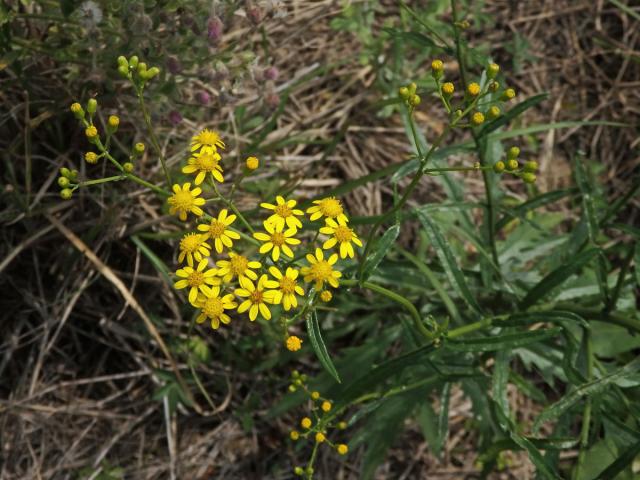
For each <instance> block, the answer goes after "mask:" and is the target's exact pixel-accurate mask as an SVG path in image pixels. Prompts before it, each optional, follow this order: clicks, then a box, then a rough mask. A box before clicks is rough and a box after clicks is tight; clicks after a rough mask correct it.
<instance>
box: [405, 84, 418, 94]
mask: <svg viewBox="0 0 640 480" xmlns="http://www.w3.org/2000/svg"><path fill="white" fill-rule="evenodd" d="M407 88H408V89H409V95H410V96H411V95H413V94H414V93H416V91H417V90H418V85H416V83H415V82H411V83H410V84H409V85H407Z"/></svg>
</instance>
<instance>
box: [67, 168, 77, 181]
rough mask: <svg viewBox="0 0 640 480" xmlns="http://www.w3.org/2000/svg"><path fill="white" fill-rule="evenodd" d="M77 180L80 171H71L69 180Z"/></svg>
mask: <svg viewBox="0 0 640 480" xmlns="http://www.w3.org/2000/svg"><path fill="white" fill-rule="evenodd" d="M76 178H78V170H76V169H75V168H74V169H73V170H71V172H69V180H72V181H73V180H75V179H76Z"/></svg>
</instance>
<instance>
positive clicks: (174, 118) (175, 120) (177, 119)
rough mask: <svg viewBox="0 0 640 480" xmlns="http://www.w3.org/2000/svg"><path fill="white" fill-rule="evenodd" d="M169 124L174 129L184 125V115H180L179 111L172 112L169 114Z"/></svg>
mask: <svg viewBox="0 0 640 480" xmlns="http://www.w3.org/2000/svg"><path fill="white" fill-rule="evenodd" d="M169 122H170V123H171V125H173V126H174V127H177V126H178V125H180V124H181V123H182V115H180V112H178V111H177V110H171V111H170V112H169Z"/></svg>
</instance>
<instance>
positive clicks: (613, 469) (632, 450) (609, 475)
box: [598, 441, 640, 480]
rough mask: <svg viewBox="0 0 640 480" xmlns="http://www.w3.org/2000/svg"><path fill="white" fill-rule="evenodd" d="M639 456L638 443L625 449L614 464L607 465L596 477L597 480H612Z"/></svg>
mask: <svg viewBox="0 0 640 480" xmlns="http://www.w3.org/2000/svg"><path fill="white" fill-rule="evenodd" d="M639 454H640V441H638V442H636V443H635V444H634V445H631V447H629V448H628V449H626V450H625V451H624V452H623V453H622V455H620V456H619V457H618V458H617V459H616V461H615V462H613V463H612V464H611V465H609V466H608V467H607V468H606V469H605V470H604V471H603V472H602V473H600V476H599V477H598V480H614V479H615V478H616V477H617V476H618V474H619V473H622V471H623V470H624V469H625V468H627V467H629V466H630V465H631V464H632V463H633V461H634V460H635V458H636V457H637V456H638V455H639Z"/></svg>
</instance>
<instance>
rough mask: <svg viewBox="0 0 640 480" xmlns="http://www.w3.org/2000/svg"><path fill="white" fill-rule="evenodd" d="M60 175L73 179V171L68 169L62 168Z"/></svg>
mask: <svg viewBox="0 0 640 480" xmlns="http://www.w3.org/2000/svg"><path fill="white" fill-rule="evenodd" d="M60 175H62V176H63V177H66V178H71V170H69V169H68V168H67V167H62V168H61V169H60Z"/></svg>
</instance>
